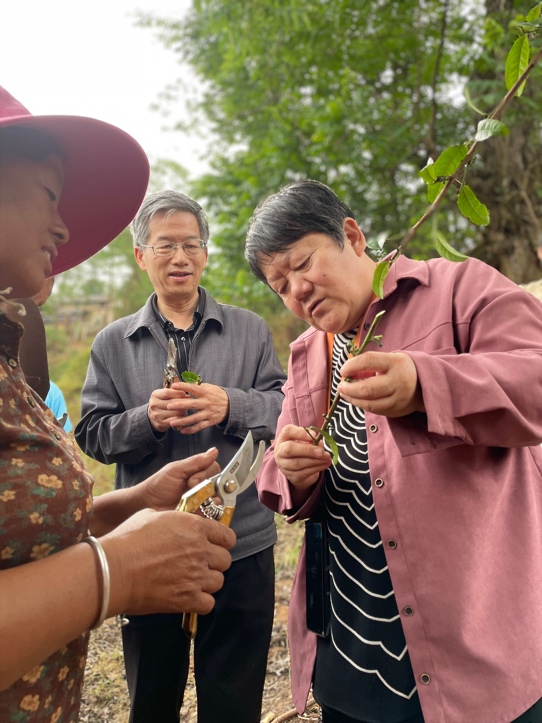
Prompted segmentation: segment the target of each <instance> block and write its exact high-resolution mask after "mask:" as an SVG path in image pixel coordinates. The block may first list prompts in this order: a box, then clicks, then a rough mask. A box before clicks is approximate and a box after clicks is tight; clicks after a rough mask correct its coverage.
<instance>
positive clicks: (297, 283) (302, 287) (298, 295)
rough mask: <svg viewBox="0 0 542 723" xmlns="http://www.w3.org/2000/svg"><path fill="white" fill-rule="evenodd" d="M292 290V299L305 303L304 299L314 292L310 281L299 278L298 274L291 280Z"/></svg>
mask: <svg viewBox="0 0 542 723" xmlns="http://www.w3.org/2000/svg"><path fill="white" fill-rule="evenodd" d="M290 289H291V292H292V297H293V298H294V299H295V300H296V301H303V299H305V298H306V296H308V294H310V292H311V290H312V284H311V282H310V281H309V280H308V279H305V278H303V276H298V275H297V274H294V275H293V277H292V278H291V279H290Z"/></svg>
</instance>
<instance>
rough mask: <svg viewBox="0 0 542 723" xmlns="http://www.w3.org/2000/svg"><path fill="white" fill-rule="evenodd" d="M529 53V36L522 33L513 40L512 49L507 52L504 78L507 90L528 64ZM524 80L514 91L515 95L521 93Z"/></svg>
mask: <svg viewBox="0 0 542 723" xmlns="http://www.w3.org/2000/svg"><path fill="white" fill-rule="evenodd" d="M529 55H530V45H529V38H528V37H527V36H526V35H524V36H523V37H521V38H518V39H517V40H516V41H515V43H514V44H513V45H512V49H511V50H510V52H509V53H508V57H507V58H506V68H505V71H504V79H505V82H506V88H507V90H510V88H511V87H512V86H513V85H514V84H515V83H516V82H517V81H518V79H519V78H520V77H521V75H522V73H523V72H524V71H525V69H526V67H527V66H528V65H529ZM525 82H526V81H524V82H523V83H522V84H521V85H520V86H519V88H518V90H517V91H516V95H517V96H518V97H519V96H520V95H521V94H522V93H523V88H524V87H525Z"/></svg>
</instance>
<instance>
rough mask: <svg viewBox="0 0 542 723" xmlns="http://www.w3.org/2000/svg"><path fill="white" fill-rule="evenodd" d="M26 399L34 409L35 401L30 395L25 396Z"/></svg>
mask: <svg viewBox="0 0 542 723" xmlns="http://www.w3.org/2000/svg"><path fill="white" fill-rule="evenodd" d="M26 401H27V402H28V404H29V405H30V406H31V407H32V409H34V407H35V406H36V402H35V401H34V400H33V399H32V397H27V398H26Z"/></svg>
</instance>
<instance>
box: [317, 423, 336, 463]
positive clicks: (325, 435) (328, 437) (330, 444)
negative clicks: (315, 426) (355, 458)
mask: <svg viewBox="0 0 542 723" xmlns="http://www.w3.org/2000/svg"><path fill="white" fill-rule="evenodd" d="M321 434H322V437H323V438H324V439H325V441H326V443H327V446H328V447H329V450H330V452H331V456H332V457H333V464H337V462H338V461H339V448H338V446H337V442H336V441H335V440H334V439H333V437H332V436H331V434H330V433H329V432H326V431H324V430H323V429H322V430H321Z"/></svg>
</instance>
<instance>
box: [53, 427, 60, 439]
mask: <svg viewBox="0 0 542 723" xmlns="http://www.w3.org/2000/svg"><path fill="white" fill-rule="evenodd" d="M51 434H52V435H53V437H54V438H55V439H58V440H59V439H61V437H60V434H59V433H58V432H55V430H54V429H52V430H51Z"/></svg>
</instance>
